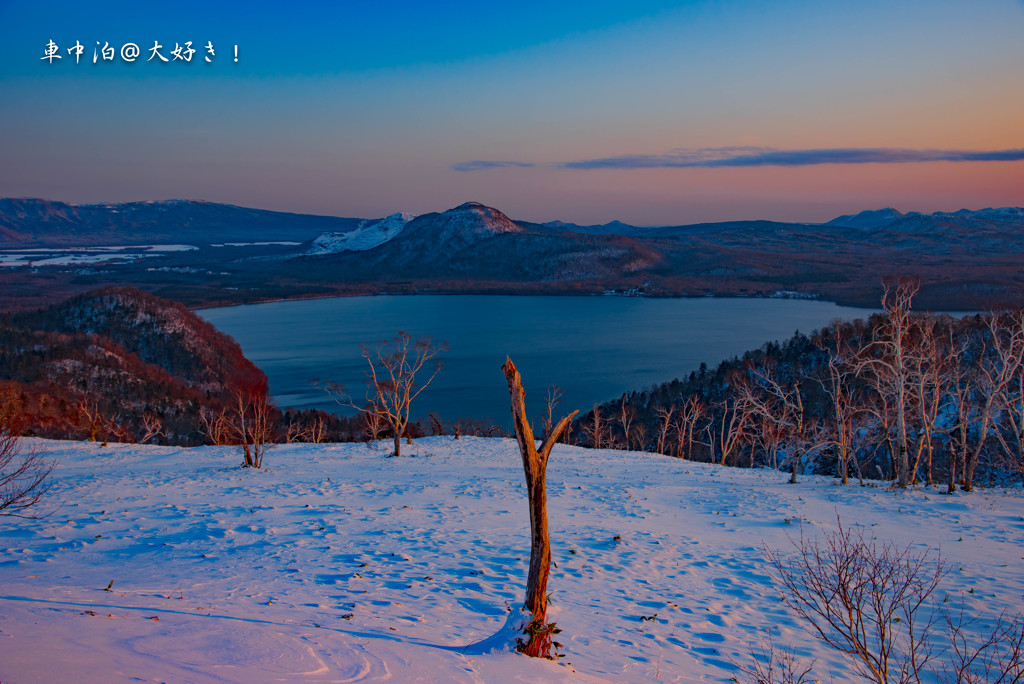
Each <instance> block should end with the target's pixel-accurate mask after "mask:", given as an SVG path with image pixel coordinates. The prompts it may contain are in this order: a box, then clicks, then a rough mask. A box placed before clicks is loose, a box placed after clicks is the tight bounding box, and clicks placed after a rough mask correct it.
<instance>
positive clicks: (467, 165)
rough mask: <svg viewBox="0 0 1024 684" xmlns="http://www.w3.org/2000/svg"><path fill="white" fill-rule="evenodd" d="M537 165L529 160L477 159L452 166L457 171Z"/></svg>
mask: <svg viewBox="0 0 1024 684" xmlns="http://www.w3.org/2000/svg"><path fill="white" fill-rule="evenodd" d="M533 166H536V164H530V163H528V162H516V161H483V160H475V161H468V162H459V163H458V164H455V165H454V166H452V169H454V170H455V171H485V170H487V169H506V168H510V167H524V168H530V167H533Z"/></svg>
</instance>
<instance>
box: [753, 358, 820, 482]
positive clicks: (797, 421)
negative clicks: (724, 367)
mask: <svg viewBox="0 0 1024 684" xmlns="http://www.w3.org/2000/svg"><path fill="white" fill-rule="evenodd" d="M749 371H750V374H751V376H752V377H753V381H752V382H744V383H737V391H738V392H740V397H741V399H740V403H741V404H742V405H743V406H744V407H746V410H747V411H748V413H749V414H751V416H757V417H760V418H761V419H762V420H764V421H766V422H768V423H771V424H773V428H774V429H775V430H777V431H778V432H779V436H778V438H779V439H780V440H781V441H782V443H783V444H785V445H786V447H787V454H786V456H787V459H788V460H789V465H790V477H789V481H790V483H793V484H795V483H796V481H797V474H798V473H799V472H800V466H801V464H802V463H803V459H804V457H805V456H808V455H811V454H813V453H814V452H815V451H816V450H817V449H819V448H821V446H822V442H823V441H825V438H824V435H823V434H822V433H821V432H820V431H818V430H816V429H815V427H816V424H815V421H813V420H812V419H811V418H810V416H809V415H808V414H807V411H806V409H805V407H804V397H803V392H802V390H801V388H800V383H799V381H794V382H792V383H786V382H785V381H783V380H782V379H781V378H780V377H779V371H778V369H777V368H776V367H775V365H774V364H772V363H767V364H764V365H760V366H754V365H751V366H749Z"/></svg>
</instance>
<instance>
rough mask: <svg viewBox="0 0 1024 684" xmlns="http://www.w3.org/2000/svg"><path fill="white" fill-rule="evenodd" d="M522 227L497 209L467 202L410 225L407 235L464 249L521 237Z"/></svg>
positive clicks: (422, 217) (425, 216) (425, 215)
mask: <svg viewBox="0 0 1024 684" xmlns="http://www.w3.org/2000/svg"><path fill="white" fill-rule="evenodd" d="M523 230H524V229H523V227H522V226H520V225H519V224H518V223H516V222H515V221H513V220H512V219H510V218H509V217H508V216H505V214H503V213H501V212H500V211H498V210H497V209H494V208H492V207H487V206H484V205H483V204H480V203H479V202H466V203H465V204H460V205H459V206H457V207H455V208H454V209H449V210H448V211H444V212H441V213H440V214H424V215H423V216H420V217H418V218H417V219H416V220H415V221H413V222H412V223H410V225H409V227H408V230H407V231H406V232H407V234H408V235H410V236H414V235H424V236H425V235H428V234H429V235H430V236H431V237H432V238H434V239H436V240H438V241H439V242H441V243H444V244H446V245H449V246H460V247H461V246H464V245H467V244H471V243H473V242H477V241H479V240H484V239H486V238H490V237H494V236H495V235H501V234H503V233H521V232H523Z"/></svg>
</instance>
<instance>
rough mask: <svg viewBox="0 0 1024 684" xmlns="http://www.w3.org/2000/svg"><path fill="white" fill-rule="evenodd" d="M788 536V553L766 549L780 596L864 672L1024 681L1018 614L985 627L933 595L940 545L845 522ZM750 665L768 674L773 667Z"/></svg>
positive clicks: (880, 679)
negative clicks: (915, 547) (897, 539)
mask: <svg viewBox="0 0 1024 684" xmlns="http://www.w3.org/2000/svg"><path fill="white" fill-rule="evenodd" d="M793 545H794V547H795V550H796V553H795V555H793V556H792V557H790V558H788V559H786V558H783V557H782V556H780V555H779V554H778V553H777V552H775V551H771V550H768V551H766V555H767V557H768V561H769V563H770V564H771V565H772V566H773V567H774V569H775V574H776V580H777V581H778V582H779V584H780V594H781V596H782V598H783V599H784V600H785V601H786V602H787V603H788V604H789V606H790V607H791V608H792V609H793V611H794V612H796V614H797V615H798V616H800V617H801V618H802V619H803V620H804V621H806V622H807V623H808V624H809V625H810V631H811V633H812V634H813V635H814V636H815V637H816V638H817V639H819V640H820V641H822V642H823V643H825V644H827V645H828V646H830V647H832V648H834V649H835V650H837V651H839V652H840V653H842V654H843V655H844V656H846V658H847V659H848V660H849V662H850V663H851V665H852V666H853V668H854V669H855V670H856V671H857V672H858V673H859V674H861V675H862V676H864V677H865V678H866V679H867V680H869V681H872V682H876V683H878V684H896V683H899V684H903V683H907V682H921V681H922V677H924V678H925V680H927V681H938V682H941V683H943V684H982V683H983V682H985V683H989V684H1010V683H1019V682H1024V618H1022V617H1021V616H1020V615H1015V616H1013V617H1009V616H1007V614H1006V613H1003V614H1001V615H1000V616H999V617H998V618H997V619H995V620H994V621H993V622H992V623H991V626H990V627H989V628H985V627H984V621H983V620H980V619H979V618H973V617H968V616H967V615H966V613H965V610H964V608H963V607H961V609H960V611H959V612H958V613H953V612H951V611H948V610H944V609H942V608H941V604H939V603H938V602H936V601H935V600H934V599H933V598H932V594H933V593H934V592H935V589H936V587H937V586H938V585H939V582H940V581H941V580H942V578H943V577H944V576H945V574H946V571H947V568H946V566H945V564H944V563H943V562H942V559H941V558H940V557H939V556H938V554H937V553H933V552H932V551H931V550H927V551H924V552H922V553H917V552H914V551H912V550H911V549H910V548H909V547H907V548H901V547H898V546H896V545H894V544H892V543H889V542H884V543H876V542H873V541H869V540H867V539H865V537H864V535H863V534H862V533H860V532H854V531H852V530H849V529H847V528H844V527H843V526H842V523H841V522H839V524H838V530H837V531H836V532H833V533H829V534H825V535H824V540H823V541H821V542H819V541H814V540H810V539H807V538H806V537H805V536H804V535H803V534H801V535H800V538H799V540H797V541H794V543H793ZM772 662H773V661H772V660H771V659H769V663H772ZM779 662H780V663H782V664H783V665H787V661H785V660H780V661H779ZM790 665H791V663H790ZM790 669H792V668H790ZM748 672H753V673H755V674H757V675H760V676H762V677H764V676H768V675H770V674H771V672H772V670H771V668H769V669H768V670H767V671H766V670H765V668H764V667H763V666H758V667H757V668H755V669H754V670H748ZM765 672H767V673H768V674H767V675H766V674H765ZM786 672H787V670H786V669H785V668H783V670H782V673H783V674H784V675H785V674H786ZM804 674H806V673H804ZM787 676H788V675H787ZM752 681H756V682H772V681H790V680H786V679H782V680H780V679H775V680H772V679H770V678H762V679H754V680H752ZM796 681H799V680H796Z"/></svg>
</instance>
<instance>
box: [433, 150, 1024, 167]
mask: <svg viewBox="0 0 1024 684" xmlns="http://www.w3.org/2000/svg"><path fill="white" fill-rule="evenodd" d="M1021 160H1024V148H1021V149H1009V150H914V149H907V148H900V147H841V148H835V149H818V150H779V149H775V148H771V147H709V148H702V149H695V150H691V149H676V150H672V151H671V152H668V153H666V154H626V155H621V156H617V157H604V158H599V159H582V160H578V161H568V162H560V163H556V164H551V165H550V166H552V167H554V168H559V169H665V168H676V169H686V168H716V167H739V166H817V165H820V164H912V163H920V162H991V161H1021ZM509 166H523V167H533V166H540V165H538V164H528V163H524V162H488V161H473V162H465V163H463V164H456V165H455V166H454V167H453V168H455V169H456V170H457V171H481V170H484V169H491V168H501V167H509Z"/></svg>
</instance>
